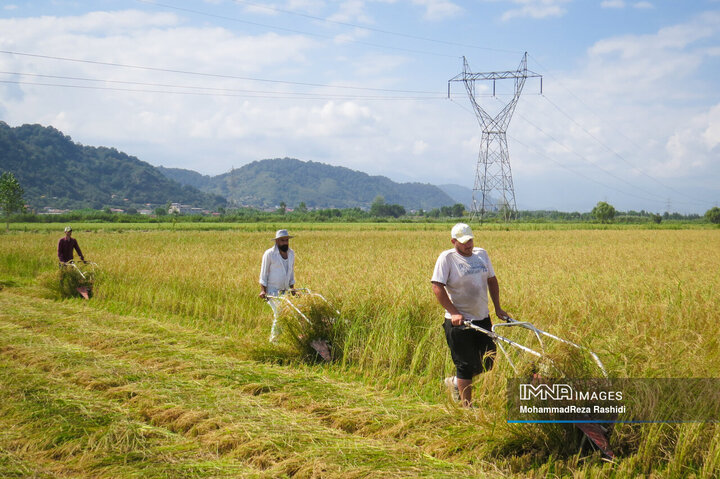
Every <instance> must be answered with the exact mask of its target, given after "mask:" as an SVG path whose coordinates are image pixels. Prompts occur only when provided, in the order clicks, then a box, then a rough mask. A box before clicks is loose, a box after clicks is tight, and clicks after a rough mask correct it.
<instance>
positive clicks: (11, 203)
mask: <svg viewBox="0 0 720 479" xmlns="http://www.w3.org/2000/svg"><path fill="white" fill-rule="evenodd" d="M23 193H24V191H23V189H22V186H20V182H19V181H18V180H17V179H16V178H15V175H13V174H12V173H11V172H9V171H6V172H5V173H3V174H2V175H0V208H2V210H3V214H4V215H5V231H10V215H11V214H13V213H15V212H20V211H22V210H23V206H24V202H23Z"/></svg>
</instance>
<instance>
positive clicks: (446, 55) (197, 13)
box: [136, 0, 457, 58]
mask: <svg viewBox="0 0 720 479" xmlns="http://www.w3.org/2000/svg"><path fill="white" fill-rule="evenodd" d="M136 1H137V2H140V3H145V4H148V5H154V6H156V7H162V8H167V9H171V10H178V11H181V12H187V13H193V14H195V15H202V16H206V17H211V18H219V19H222V20H228V21H231V22H238V23H244V24H247V25H253V26H256V27H263V28H269V29H271V30H281V31H284V32H290V33H298V34H300V35H308V36H313V37H319V38H327V39H331V40H333V39H334V37H333V36H332V35H324V34H322V33H313V32H307V31H303V30H296V29H294V28H286V27H279V26H276V25H268V24H265V23H258V22H252V21H250V20H242V19H240V18H235V17H228V16H226V15H217V14H214V13H207V12H202V11H200V10H193V9H190V8H183V7H176V6H174V5H167V4H164V3H158V2H151V1H148V0H136ZM345 42H347V43H356V44H358V45H365V46H367V47H373V48H381V49H384V50H397V51H402V52H406V53H414V54H420V55H432V56H437V57H446V58H456V57H457V55H448V54H444V53H433V52H428V51H423V50H412V49H409V48H402V47H394V46H388V45H380V44H378V43H370V42H363V41H361V40H349V39H348V40H345Z"/></svg>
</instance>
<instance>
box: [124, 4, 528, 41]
mask: <svg viewBox="0 0 720 479" xmlns="http://www.w3.org/2000/svg"><path fill="white" fill-rule="evenodd" d="M137 1H139V2H143V3H151V2H148V1H145V0H137ZM233 1H234V2H235V3H238V4H242V5H248V6H251V7H255V8H262V9H265V10H270V11H272V12H279V13H285V14H288V15H295V16H297V17H303V18H309V19H311V20H318V21H321V22H325V23H332V24H334V25H342V26H345V27H352V28H357V29H361V30H366V31H369V32H375V33H383V34H385V35H393V36H396V37H403V38H409V39H411V40H422V41H425V42H431V43H438V44H442V45H449V46H455V47H463V48H473V49H477V50H486V51H491V52H500V53H523V52H521V51H519V50H503V49H500V48H489V47H480V46H477V45H469V44H466V43H457V42H450V41H447V40H438V39H435V38H428V37H421V36H418V35H412V34H409V33H402V32H393V31H391V30H384V29H381V28H374V27H368V26H365V25H358V24H356V23H349V22H340V21H336V20H330V19H328V18H323V17H317V16H315V15H308V14H306V13H300V12H293V11H291V10H283V9H281V8H277V7H271V6H268V5H260V4H258V3H252V2H246V1H244V0H233Z"/></svg>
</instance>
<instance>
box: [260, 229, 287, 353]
mask: <svg viewBox="0 0 720 479" xmlns="http://www.w3.org/2000/svg"><path fill="white" fill-rule="evenodd" d="M290 238H292V236H290V235H289V234H288V230H286V229H282V230H277V232H276V233H275V246H273V247H272V248H270V249H268V250H267V251H265V253H263V257H262V264H261V266H260V298H262V299H264V300H266V301H267V302H268V304H269V305H270V307H271V308H272V310H273V324H272V329H271V331H270V341H273V342H274V341H275V340H276V338H277V335H278V333H279V331H278V325H277V318H278V310H279V307H280V302H279V301H278V300H276V299H273V298H268V296H277V295H279V294H284V293H287V292H291V293H294V292H295V291H294V288H295V252H294V251H293V250H291V249H290Z"/></svg>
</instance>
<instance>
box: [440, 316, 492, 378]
mask: <svg viewBox="0 0 720 479" xmlns="http://www.w3.org/2000/svg"><path fill="white" fill-rule="evenodd" d="M473 324H476V325H478V326H480V327H481V328H483V329H487V330H488V331H490V328H491V327H492V323H491V322H490V318H489V317H488V318H485V319H483V320H479V321H478V320H475V321H473ZM443 328H444V329H445V339H446V340H447V343H448V346H449V347H450V355H451V356H452V360H453V363H455V369H456V371H457V372H456V373H455V375H456V376H457V377H458V378H459V379H472V378H473V376H476V375H478V374H480V373H482V372H485V371H489V370H490V369H492V367H493V362H494V360H495V349H496V348H495V341H493V340H492V339H490V336H488V335H487V334H485V333H481V332H480V331H477V330H475V329H472V328H468V327H466V326H464V325H463V326H453V325H452V322H450V320H449V319H445V323H443Z"/></svg>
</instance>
